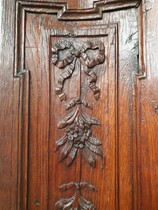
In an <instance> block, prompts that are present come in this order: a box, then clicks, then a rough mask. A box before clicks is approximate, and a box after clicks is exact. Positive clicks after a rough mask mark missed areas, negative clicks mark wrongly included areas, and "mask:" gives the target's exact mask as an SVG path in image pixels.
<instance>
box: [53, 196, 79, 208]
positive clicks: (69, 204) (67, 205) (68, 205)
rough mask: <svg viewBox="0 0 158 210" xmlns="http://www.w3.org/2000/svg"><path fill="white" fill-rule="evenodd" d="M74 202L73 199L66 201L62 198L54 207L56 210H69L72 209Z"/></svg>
mask: <svg viewBox="0 0 158 210" xmlns="http://www.w3.org/2000/svg"><path fill="white" fill-rule="evenodd" d="M74 200H75V197H74V196H73V197H71V198H69V199H66V198H62V199H60V200H59V201H58V202H57V203H56V204H55V207H56V210H66V209H67V210H70V208H71V207H72V205H73V202H74Z"/></svg>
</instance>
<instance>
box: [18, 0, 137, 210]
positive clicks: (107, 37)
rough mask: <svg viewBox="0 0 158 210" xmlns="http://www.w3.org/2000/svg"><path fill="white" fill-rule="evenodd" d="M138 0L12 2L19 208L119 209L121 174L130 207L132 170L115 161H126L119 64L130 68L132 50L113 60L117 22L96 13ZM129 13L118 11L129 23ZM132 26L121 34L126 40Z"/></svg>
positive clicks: (127, 127) (128, 155) (129, 148)
mask: <svg viewBox="0 0 158 210" xmlns="http://www.w3.org/2000/svg"><path fill="white" fill-rule="evenodd" d="M137 4H138V2H137V1H128V2H125V1H121V3H120V1H114V2H113V1H109V2H107V5H106V2H103V1H101V2H100V3H95V4H94V8H93V9H91V10H87V11H82V12H81V11H78V12H77V13H76V11H73V10H67V9H66V4H58V3H31V2H28V3H26V2H20V3H18V4H17V39H16V46H17V47H16V57H15V58H16V62H15V74H16V76H18V77H20V76H21V74H23V73H25V74H26V75H25V77H23V78H22V79H21V81H20V91H21V92H20V93H21V94H20V97H21V98H20V101H21V103H20V106H19V109H20V115H19V116H20V117H19V118H20V120H19V121H20V124H19V148H21V149H20V150H19V166H21V167H19V169H20V175H19V182H20V183H21V185H20V187H19V203H20V207H19V208H20V209H23V210H26V209H29V210H32V209H41V210H45V209H69V210H70V209H74V210H75V209H76V210H77V209H91V210H94V209H96V210H102V209H105V210H106V209H107V210H111V209H116V210H118V209H119V208H120V209H121V202H120V203H119V199H120V197H121V193H120V194H119V192H123V191H124V188H123V186H121V188H119V187H120V185H119V183H121V182H122V181H123V180H124V174H123V173H124V171H126V173H127V174H128V177H127V180H125V181H124V182H125V183H126V187H127V185H129V192H127V196H129V197H128V199H127V200H128V201H127V202H128V204H127V206H129V209H132V204H131V202H132V201H131V199H133V197H132V196H133V195H132V183H131V182H130V183H128V181H129V179H132V178H131V177H132V175H131V173H130V170H131V168H128V166H127V163H126V161H125V162H123V163H121V162H119V160H121V159H122V156H123V155H125V156H126V157H125V159H126V160H127V161H129V159H131V158H132V157H131V154H132V149H133V148H132V146H131V142H130V140H131V138H132V137H131V136H130V137H129V136H128V134H129V133H131V131H132V126H131V125H130V122H129V121H128V117H129V116H130V115H131V112H132V108H133V107H132V108H131V107H130V106H129V104H131V98H130V97H129V96H131V94H132V85H131V81H132V77H131V72H130V70H129V68H128V70H127V68H126V69H124V65H125V66H126V64H127V65H128V66H129V67H131V68H136V66H134V65H137V60H136V54H137V51H133V52H132V53H131V52H130V50H126V54H127V61H124V60H123V59H122V58H121V56H120V57H119V53H118V52H122V53H123V50H124V49H125V48H124V46H123V41H121V38H120V37H121V36H120V37H119V33H118V31H121V30H122V29H123V26H122V25H121V24H122V23H120V25H121V26H119V24H118V22H119V16H118V17H117V18H113V16H112V15H111V16H110V14H109V13H108V14H107V15H106V14H103V11H107V12H109V11H111V10H114V9H115V10H117V9H120V8H130V7H134V6H137ZM121 5H122V6H121ZM132 12H133V13H132ZM131 14H132V15H131ZM133 14H135V10H134V9H133V10H131V13H130V12H129V13H128V12H127V14H126V13H125V15H126V16H127V17H129V20H128V23H129V24H130V20H132V21H133V22H134V21H136V16H134V15H133ZM120 15H124V13H123V12H122V13H120ZM100 18H102V20H97V19H100ZM83 19H84V21H83ZM81 20H82V21H81ZM119 27H120V28H119ZM121 27H122V28H121ZM136 28H137V26H136ZM120 29H121V30H120ZM134 29H135V28H133V29H129V31H128V33H127V32H124V31H121V32H120V33H122V34H123V35H124V36H125V39H126V40H127V44H128V42H129V41H128V35H129V34H130V33H131V32H132V33H133V30H134ZM130 30H132V31H130ZM119 41H120V43H119ZM134 44H135V43H134V42H133V44H132V47H133V45H134ZM119 47H121V50H122V51H121V50H120V51H119ZM128 56H129V57H128ZM132 59H133V60H134V61H135V63H134V65H133V63H131V60H132ZM119 63H120V66H121V67H122V68H121V67H120V66H119ZM119 68H120V69H121V71H119V70H120V69H119ZM26 69H27V70H26ZM126 70H127V71H126ZM124 75H125V77H127V76H130V77H129V81H130V82H129V83H130V85H129V84H127V85H126V84H125V83H124V81H122V80H123V79H122V78H123V76H124ZM119 82H120V84H119ZM125 88H127V92H125V94H124V95H125V99H124V101H122V98H121V94H122V92H123V91H124V90H125ZM118 107H119V108H121V110H123V109H124V108H126V109H127V112H126V114H127V115H124V114H122V111H121V110H119V112H118ZM124 119H127V124H126V125H125V126H124V125H123V124H121V123H122V121H123V120H124ZM118 123H119V126H118ZM121 140H122V141H121ZM123 150H125V151H126V152H125V154H124V153H121V155H120V151H123ZM119 205H120V206H119ZM121 210H122V209H121ZM132 210H133V209H132Z"/></svg>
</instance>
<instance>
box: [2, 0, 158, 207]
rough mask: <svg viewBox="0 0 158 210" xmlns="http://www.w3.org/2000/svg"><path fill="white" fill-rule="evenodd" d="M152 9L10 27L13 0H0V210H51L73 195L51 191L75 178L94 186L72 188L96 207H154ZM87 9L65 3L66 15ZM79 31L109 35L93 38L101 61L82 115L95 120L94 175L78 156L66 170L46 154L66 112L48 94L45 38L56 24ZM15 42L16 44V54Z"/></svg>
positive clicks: (29, 18) (30, 16)
mask: <svg viewBox="0 0 158 210" xmlns="http://www.w3.org/2000/svg"><path fill="white" fill-rule="evenodd" d="M32 2H33V1H32ZM36 2H37V1H36ZM38 2H39V3H41V2H43V1H38ZM49 2H50V3H52V1H47V3H49ZM54 2H55V1H54ZM59 2H60V1H56V3H59ZM62 2H63V1H62ZM65 2H66V1H65ZM122 2H123V1H122ZM130 2H131V1H129V4H130ZM135 2H136V1H135ZM157 3H158V2H157V0H156V1H155V2H148V3H145V2H143V6H142V10H143V11H142V10H141V7H139V9H138V10H137V9H136V8H133V9H130V8H128V9H127V8H126V9H123V10H121V11H116V12H111V13H104V14H103V15H102V16H101V17H102V20H97V21H96V20H89V21H88V20H87V21H85V22H84V23H83V22H82V21H81V22H79V23H76V22H75V21H72V20H70V22H68V21H66V22H64V21H60V22H58V20H57V19H56V18H55V17H56V15H55V14H54V15H52V16H50V15H47V14H45V13H44V14H40V13H39V12H38V13H36V12H35V13H31V12H28V13H27V14H26V16H25V20H24V21H25V23H26V24H25V25H23V23H22V22H21V23H22V24H21V25H19V26H20V27H18V30H17V31H16V24H15V22H16V21H15V16H16V15H15V8H16V5H15V1H13V2H12V3H11V2H10V1H9V0H5V1H1V2H0V5H1V6H0V14H1V15H0V25H1V29H0V34H1V35H0V36H1V37H0V45H1V48H0V49H1V50H0V75H1V76H0V81H1V82H0V93H1V94H0V96H1V97H0V107H1V114H0V122H1V124H0V176H1V180H0V209H2V210H10V209H11V210H17V209H18V208H19V209H20V210H25V209H29V210H34V209H41V210H46V209H47V210H48V209H55V207H54V205H55V203H56V202H57V201H58V200H59V199H60V198H61V196H62V197H69V196H72V193H73V192H72V191H65V192H64V193H60V191H59V190H58V187H59V185H61V184H66V183H68V182H71V181H76V182H78V179H79V181H80V179H82V181H86V182H88V183H89V182H90V183H89V184H93V185H95V186H96V187H97V189H98V190H97V192H90V191H88V190H85V191H83V192H82V193H83V194H82V195H83V196H84V197H85V198H86V199H87V200H90V201H91V202H92V203H93V204H94V205H95V206H96V207H97V210H107V209H108V210H113V209H116V210H149V209H151V210H157V206H158V203H157V202H158V191H157V189H158V179H157V176H158V174H157V173H158V161H157V145H158V143H157V112H156V111H155V107H156V105H157V103H158V102H157V101H158V98H157V89H156V88H157V48H158V46H157V41H156V40H157V33H158V32H157V9H158V8H157V7H158V6H157V5H158V4H157ZM127 4H128V3H127ZM92 6H93V1H72V0H70V1H69V2H68V8H69V9H73V10H74V9H75V10H76V9H84V8H86V9H87V8H88V9H90V8H92ZM127 7H130V6H127ZM137 15H139V20H137ZM19 17H21V16H19ZM67 17H69V15H68V16H67ZM74 17H75V16H74ZM89 17H90V16H89ZM91 18H92V19H93V15H92V16H91ZM18 23H20V19H19V20H18ZM84 25H85V26H86V27H87V26H88V27H92V28H93V27H94V26H95V25H103V26H104V28H111V29H110V30H113V32H110V33H111V35H108V36H107V35H106V36H105V37H104V38H99V39H102V41H103V42H105V43H104V45H105V49H106V51H105V55H106V61H105V63H104V64H102V67H98V66H97V67H96V68H97V69H98V70H97V71H98V72H99V71H100V72H99V73H98V74H97V76H98V81H97V85H99V87H100V89H101V98H100V100H99V101H98V102H96V101H95V99H93V100H92V101H93V105H94V110H93V111H90V110H89V111H88V113H89V114H93V115H94V117H96V118H97V119H99V120H100V121H101V126H100V127H98V128H97V127H96V128H94V129H93V130H94V131H93V132H94V135H95V136H97V137H98V139H99V140H101V143H102V145H103V153H104V157H105V163H104V164H105V165H104V169H101V167H100V165H101V163H100V160H97V166H96V168H95V169H93V168H91V167H89V165H88V164H87V163H86V161H84V160H83V162H82V163H81V160H80V158H79V157H78V156H77V157H76V159H75V160H74V163H73V164H72V165H71V166H70V167H69V168H67V167H66V166H65V164H64V162H63V163H58V155H57V153H55V152H54V148H55V141H56V139H57V138H58V137H59V136H60V135H62V134H64V131H61V130H58V129H57V124H58V121H59V120H60V119H61V118H63V116H65V114H66V112H65V111H64V107H63V103H60V100H59V98H58V96H56V95H55V80H54V78H55V73H57V72H58V70H57V68H56V67H54V66H53V64H52V63H51V62H50V60H51V50H50V49H51V46H52V45H53V43H55V41H57V40H58V39H61V38H55V39H54V38H53V36H52V37H50V35H51V34H52V35H53V33H54V31H55V30H52V28H53V29H55V28H58V32H57V34H58V33H60V29H61V28H62V29H67V30H68V31H69V30H72V28H73V27H76V29H77V28H78V29H79V30H80V29H81V28H83V26H84ZM23 27H25V33H23V32H22V31H23V29H24V28H23ZM141 27H143V28H141ZM108 30H109V29H108ZM108 30H107V31H108ZM110 30H109V31H110ZM20 32H22V33H20ZM138 32H139V34H138ZM17 33H18V34H19V36H18V39H17V41H15V40H16V37H15V35H17ZM91 33H92V32H91ZM107 33H108V34H109V32H107ZM112 34H113V35H112ZM23 35H24V36H25V39H23V38H22V37H23ZM138 35H139V36H138ZM79 37H80V36H79ZM110 37H111V41H110ZM78 39H79V38H78ZM95 39H97V32H96V35H95V36H94V40H95ZM85 40H86V39H85ZM114 40H115V41H114ZM14 41H15V42H14ZM24 41H25V42H24ZM79 42H82V39H81V40H80V41H79ZM115 42H116V43H115ZM143 42H144V43H143ZM17 43H18V48H17V51H14V49H15V44H17ZM23 43H25V48H21V47H22V45H23ZM114 43H115V44H114ZM138 43H139V47H140V49H139V58H138ZM23 49H24V51H23ZM16 52H17V55H18V56H16V57H15V55H16ZM23 52H24V53H23ZM143 56H144V57H143ZM14 58H15V59H14ZM138 61H139V65H140V68H139V67H138ZM15 64H17V65H15ZM14 66H17V69H15V68H14ZM79 68H80V66H79V63H78V64H77V67H76V69H79ZM22 69H28V70H22ZM138 70H139V75H138V76H136V75H137V72H138ZM23 71H25V73H23ZM110 71H111V72H110ZM15 72H16V73H15ZM18 72H19V73H18ZM77 72H78V71H77ZM77 72H76V73H74V75H73V76H72V78H71V80H69V81H67V82H66V83H65V87H64V88H65V90H66V93H67V94H68V95H69V94H70V95H69V97H70V98H71V97H73V96H74V95H77V94H78V90H79V87H80V84H79V83H76V82H75V81H78V79H79V75H78V73H77ZM141 72H145V73H144V74H143V75H140V73H141ZM22 75H24V76H22ZM56 75H58V74H56ZM83 79H86V77H85V76H84V77H83ZM82 85H83V83H82ZM72 86H75V87H77V88H76V89H75V88H74V89H72ZM84 88H85V86H84ZM75 91H77V92H75ZM84 96H85V97H87V99H88V100H90V101H91V99H92V98H93V94H88V96H86V93H84ZM84 111H86V109H84ZM26 195H27V196H26Z"/></svg>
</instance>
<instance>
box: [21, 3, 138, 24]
mask: <svg viewBox="0 0 158 210" xmlns="http://www.w3.org/2000/svg"><path fill="white" fill-rule="evenodd" d="M140 2H141V1H140V0H128V1H127V0H115V1H114V0H109V1H95V2H94V3H93V8H90V9H74V10H73V9H68V4H67V3H51V2H49V3H46V2H41V3H40V2H38V3H36V2H23V1H18V2H17V4H20V5H21V7H22V8H23V9H24V10H26V11H28V12H34V13H48V14H56V15H57V18H58V20H63V21H65V20H91V19H101V18H102V14H103V12H111V11H115V10H121V9H127V8H132V7H138V6H139V4H140Z"/></svg>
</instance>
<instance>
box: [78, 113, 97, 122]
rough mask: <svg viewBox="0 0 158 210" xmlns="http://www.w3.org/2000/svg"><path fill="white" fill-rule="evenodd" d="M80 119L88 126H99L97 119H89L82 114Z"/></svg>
mask: <svg viewBox="0 0 158 210" xmlns="http://www.w3.org/2000/svg"><path fill="white" fill-rule="evenodd" d="M81 117H82V120H83V121H84V122H85V123H86V124H88V125H100V122H99V121H98V120H97V119H95V118H93V117H90V116H88V115H86V114H85V113H83V112H82V114H81Z"/></svg>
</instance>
